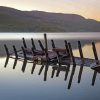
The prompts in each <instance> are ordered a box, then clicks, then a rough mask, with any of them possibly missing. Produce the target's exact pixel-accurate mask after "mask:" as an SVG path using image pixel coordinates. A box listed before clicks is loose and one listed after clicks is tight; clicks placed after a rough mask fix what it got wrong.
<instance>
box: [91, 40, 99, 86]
mask: <svg viewBox="0 0 100 100" xmlns="http://www.w3.org/2000/svg"><path fill="white" fill-rule="evenodd" d="M92 49H93V53H94V58H95V60H96V61H97V62H96V64H98V55H97V51H96V47H95V43H94V42H92ZM96 76H97V71H94V74H93V78H92V86H94V84H95V80H96Z"/></svg>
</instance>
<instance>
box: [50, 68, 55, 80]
mask: <svg viewBox="0 0 100 100" xmlns="http://www.w3.org/2000/svg"><path fill="white" fill-rule="evenodd" d="M55 71H56V69H54V68H53V67H52V74H51V78H53V77H54V74H55Z"/></svg>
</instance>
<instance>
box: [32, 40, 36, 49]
mask: <svg viewBox="0 0 100 100" xmlns="http://www.w3.org/2000/svg"><path fill="white" fill-rule="evenodd" d="M31 43H32V48H33V50H36V46H35V43H34V40H33V39H32V38H31Z"/></svg>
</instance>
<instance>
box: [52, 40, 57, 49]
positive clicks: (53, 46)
mask: <svg viewBox="0 0 100 100" xmlns="http://www.w3.org/2000/svg"><path fill="white" fill-rule="evenodd" d="M51 45H52V48H53V49H54V48H56V46H55V43H54V41H53V40H51Z"/></svg>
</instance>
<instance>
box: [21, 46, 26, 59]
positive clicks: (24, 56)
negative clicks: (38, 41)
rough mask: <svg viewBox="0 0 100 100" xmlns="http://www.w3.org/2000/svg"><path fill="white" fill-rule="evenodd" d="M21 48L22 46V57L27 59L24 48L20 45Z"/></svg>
mask: <svg viewBox="0 0 100 100" xmlns="http://www.w3.org/2000/svg"><path fill="white" fill-rule="evenodd" d="M21 48H22V51H23V55H24V59H27V57H26V52H25V50H24V48H23V47H21Z"/></svg>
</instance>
